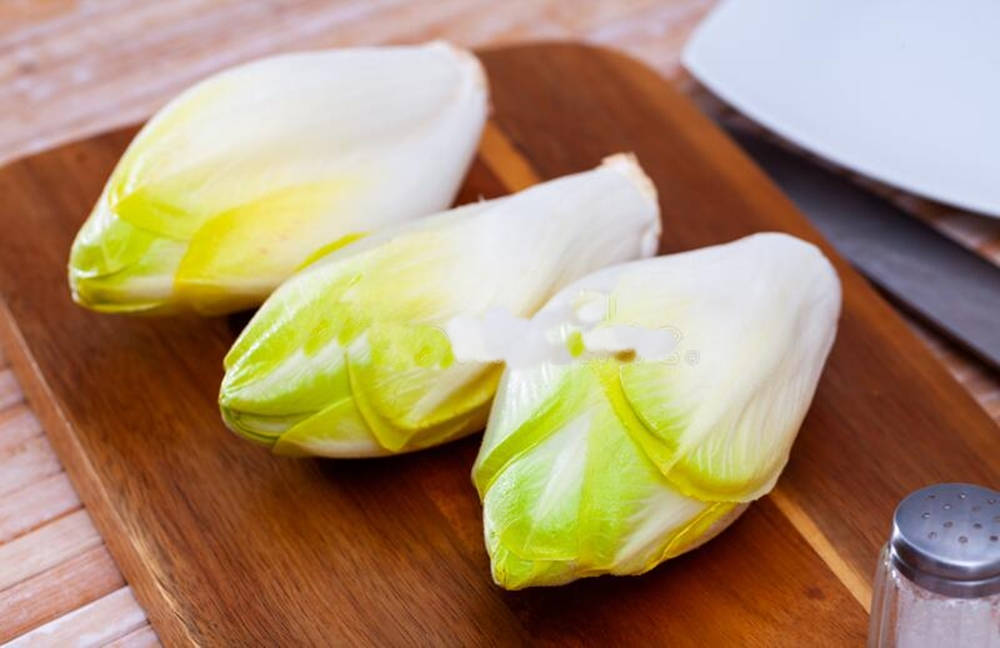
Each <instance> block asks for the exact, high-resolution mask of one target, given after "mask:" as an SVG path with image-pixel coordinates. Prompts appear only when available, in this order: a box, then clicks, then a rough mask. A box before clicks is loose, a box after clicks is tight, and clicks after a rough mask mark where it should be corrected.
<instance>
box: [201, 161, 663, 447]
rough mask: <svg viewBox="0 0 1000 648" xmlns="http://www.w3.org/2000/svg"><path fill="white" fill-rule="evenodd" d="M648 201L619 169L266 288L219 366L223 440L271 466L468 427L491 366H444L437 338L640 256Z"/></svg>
mask: <svg viewBox="0 0 1000 648" xmlns="http://www.w3.org/2000/svg"><path fill="white" fill-rule="evenodd" d="M658 238H659V210H658V206H657V202H656V194H655V190H654V188H653V186H652V183H651V182H650V181H649V179H648V178H647V177H646V176H645V175H644V174H643V173H642V170H641V169H640V168H639V166H638V164H637V163H636V162H635V161H634V159H632V158H630V157H628V156H624V155H619V156H614V157H612V158H609V159H608V160H606V161H605V162H604V164H602V165H601V166H600V167H598V168H596V169H594V170H592V171H588V172H585V173H580V174H576V175H572V176H566V177H564V178H560V179H557V180H553V181H551V182H546V183H544V184H540V185H537V186H535V187H532V188H530V189H527V190H525V191H522V192H520V193H518V194H514V195H511V196H507V197H504V198H500V199H497V200H491V201H487V202H480V203H476V204H473V205H468V206H465V207H461V208H458V209H455V210H452V211H449V212H445V213H442V214H439V215H436V216H432V217H429V218H426V219H422V220H420V221H418V222H415V223H413V224H409V225H407V226H404V227H401V228H399V229H397V230H391V231H385V232H383V233H381V234H377V235H374V236H372V237H369V238H367V239H365V240H362V241H359V242H358V243H356V244H354V245H351V246H349V247H346V248H343V249H341V250H337V251H335V252H333V253H331V254H329V255H328V256H326V257H324V258H322V259H320V260H318V261H316V262H315V263H313V264H312V265H310V266H309V267H307V268H306V269H304V270H303V271H302V272H301V273H299V274H298V275H296V276H295V277H293V278H292V279H290V280H289V281H288V282H286V283H285V284H284V285H282V286H281V288H279V289H278V290H277V291H276V292H275V293H274V294H273V295H272V296H271V297H270V299H268V300H267V302H266V303H265V304H264V306H263V307H262V308H261V309H260V311H259V312H258V313H257V315H256V316H255V317H254V318H253V320H251V322H250V324H248V325H247V327H246V329H245V330H244V331H243V333H242V334H241V335H240V338H239V339H238V340H237V341H236V343H235V345H234V346H233V348H232V350H231V351H230V352H229V354H228V356H227V357H226V376H225V379H224V380H223V384H222V389H221V392H220V404H221V406H222V412H223V416H224V418H225V420H226V421H227V423H228V424H229V426H230V427H231V428H232V429H234V430H235V431H237V432H239V433H241V434H243V435H245V436H247V437H249V438H252V439H255V440H258V441H261V442H263V443H267V444H269V445H271V444H276V445H275V446H274V449H275V451H277V452H287V453H308V454H319V455H327V456H362V455H377V454H388V453H393V452H404V451H409V450H414V449H417V448H421V447H426V446H429V445H434V444H436V443H441V442H443V441H447V440H450V439H453V438H456V437H458V436H461V435H464V434H468V433H470V432H473V431H476V430H479V429H481V428H482V426H483V424H484V423H485V420H486V413H487V409H488V407H489V403H490V400H491V399H492V396H493V392H494V390H495V388H496V382H497V380H498V378H499V374H500V370H501V366H500V364H499V363H496V362H488V361H479V360H478V359H476V358H462V357H456V354H455V353H454V349H453V341H452V339H451V338H450V336H449V326H448V325H449V323H450V322H452V321H453V320H455V319H456V318H462V317H467V316H479V315H483V314H485V313H487V312H489V311H491V310H496V309H500V310H503V311H505V312H507V313H510V314H512V315H513V316H519V317H526V316H529V315H531V314H532V313H534V312H535V311H536V310H537V309H538V308H539V307H541V306H542V305H543V304H544V303H545V302H546V300H548V299H549V297H551V296H552V295H553V294H554V293H555V292H556V291H557V290H558V289H559V288H561V287H562V286H564V285H566V284H567V283H569V282H570V281H573V280H574V279H576V278H578V277H581V276H583V275H585V274H587V273H588V272H592V271H593V270H595V269H597V268H601V267H604V266H606V265H608V264H611V263H618V262H621V261H624V260H629V259H636V258H640V257H643V256H649V255H651V254H653V253H654V252H655V250H656V246H657V243H658Z"/></svg>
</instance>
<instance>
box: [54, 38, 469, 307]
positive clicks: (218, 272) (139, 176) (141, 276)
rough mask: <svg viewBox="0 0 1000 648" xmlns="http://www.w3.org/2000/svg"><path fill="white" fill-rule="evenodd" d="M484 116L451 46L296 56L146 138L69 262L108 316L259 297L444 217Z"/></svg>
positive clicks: (135, 145) (200, 101)
mask: <svg viewBox="0 0 1000 648" xmlns="http://www.w3.org/2000/svg"><path fill="white" fill-rule="evenodd" d="M486 109H487V87H486V80H485V77H484V75H483V71H482V68H481V67H480V65H479V62H478V61H477V60H476V58H475V57H474V56H473V55H472V54H470V53H468V52H466V51H463V50H459V49H456V48H453V47H451V46H448V45H445V44H443V43H432V44H429V45H423V46H415V47H387V48H361V49H344V50H331V51H323V52H311V53H301V54H288V55H283V56H275V57H272V58H266V59H261V60H258V61H254V62H252V63H248V64H246V65H241V66H238V67H235V68H232V69H229V70H226V71H223V72H221V73H219V74H216V75H215V76H212V77H210V78H208V79H206V80H205V81H202V82H201V83H199V84H197V85H195V86H194V87H192V88H190V89H189V90H187V91H185V92H184V93H182V94H181V95H180V96H178V97H177V98H176V99H174V100H173V101H172V102H170V103H169V104H168V105H167V106H166V107H164V108H163V109H162V110H160V111H159V113H157V114H156V115H155V116H154V117H153V118H152V119H151V120H150V121H149V123H147V124H146V126H145V127H144V128H143V129H142V130H141V131H140V132H139V134H138V135H137V136H136V137H135V139H134V140H133V142H132V143H131V145H130V146H129V147H128V150H127V151H126V152H125V154H124V156H123V157H122V159H121V160H120V161H119V163H118V166H117V167H116V168H115V170H114V172H113V173H112V175H111V178H110V179H109V180H108V183H107V185H106V186H105V188H104V192H103V193H102V194H101V196H100V198H99V199H98V201H97V204H96V205H95V206H94V209H93V212H92V213H91V215H90V218H89V219H88V220H87V222H86V223H85V224H84V225H83V227H82V229H81V230H80V232H79V234H78V235H77V238H76V241H75V242H74V244H73V249H72V251H71V253H70V263H69V282H70V287H71V289H72V293H73V298H74V299H75V300H76V301H77V302H78V303H80V304H81V305H83V306H86V307H88V308H93V309H95V310H99V311H107V312H124V313H168V312H173V311H179V310H192V309H193V310H195V311H200V312H204V313H221V312H226V311H232V310H238V309H241V308H246V307H249V306H253V305H256V304H259V303H260V302H261V301H263V299H264V298H265V297H266V296H267V295H268V294H269V293H270V292H271V291H272V290H273V289H274V288H275V287H276V286H277V285H278V284H279V283H281V282H282V281H283V280H284V279H286V278H287V277H288V276H290V275H291V274H292V273H293V272H294V271H295V270H296V269H297V268H299V267H300V266H301V265H302V264H303V262H305V261H307V260H308V259H310V258H311V257H313V256H315V255H317V254H319V253H322V252H324V251H330V250H332V249H335V248H337V247H339V246H343V245H345V244H347V243H350V242H351V241H354V240H356V239H357V238H359V237H361V236H363V235H364V234H365V233H368V232H372V231H376V230H378V229H379V228H381V227H384V226H386V225H390V224H393V223H398V222H401V221H406V220H409V219H412V218H415V217H418V216H425V215H427V214H431V213H434V212H437V211H440V210H442V209H445V208H446V207H447V206H448V205H449V204H450V203H451V201H452V200H453V199H454V195H455V192H456V191H457V189H458V186H459V183H460V182H461V180H462V177H463V175H464V174H465V170H466V168H467V166H468V164H469V161H470V160H471V157H472V155H473V153H474V151H475V147H476V144H477V142H478V139H479V135H480V132H481V131H482V127H483V123H484V120H485V116H486Z"/></svg>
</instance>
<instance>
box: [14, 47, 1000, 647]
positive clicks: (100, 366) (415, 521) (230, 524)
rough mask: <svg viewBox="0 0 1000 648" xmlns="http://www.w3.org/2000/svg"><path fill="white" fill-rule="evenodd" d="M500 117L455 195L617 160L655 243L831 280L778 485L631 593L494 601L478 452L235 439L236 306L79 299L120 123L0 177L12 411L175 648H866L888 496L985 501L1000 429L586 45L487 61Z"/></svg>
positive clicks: (583, 592) (731, 173) (621, 71)
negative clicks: (809, 390)
mask: <svg viewBox="0 0 1000 648" xmlns="http://www.w3.org/2000/svg"><path fill="white" fill-rule="evenodd" d="M482 59H483V61H484V63H485V64H486V67H487V70H488V72H489V76H490V80H491V84H492V86H493V104H494V115H493V119H492V122H491V124H490V127H489V128H488V130H487V133H486V136H485V137H484V140H483V145H482V147H481V152H480V156H479V158H478V159H477V161H476V163H475V165H474V167H473V169H472V170H471V172H470V175H469V178H468V181H467V183H466V186H465V188H464V189H463V192H462V196H461V199H462V200H464V201H468V200H472V199H475V198H476V197H478V196H479V195H485V196H494V195H499V194H503V193H505V192H507V191H509V190H512V189H517V188H521V187H523V186H527V185H528V184H531V183H532V182H534V181H536V180H537V179H545V178H553V177H556V176H559V175H563V174H566V173H570V172H575V171H581V170H584V169H588V168H590V167H592V166H594V165H596V164H597V163H598V162H599V160H600V159H601V158H602V157H603V156H605V155H607V154H610V153H614V152H617V151H623V150H624V151H634V152H635V153H636V154H637V155H638V157H639V159H640V161H641V163H642V165H643V167H644V168H645V169H646V171H647V172H648V173H649V175H650V176H651V177H652V178H653V180H654V181H655V182H656V185H657V187H658V188H659V192H660V202H661V207H662V211H663V219H664V232H665V234H664V237H663V245H662V251H664V252H671V251H676V250H684V249H689V248H693V247H697V246H703V245H708V244H714V243H720V242H724V241H729V240H732V239H734V238H737V237H740V236H743V235H746V234H750V233H752V232H757V231H761V230H782V231H786V232H789V233H792V234H794V235H796V236H800V237H802V238H805V239H808V240H811V241H814V242H817V243H819V244H820V245H821V246H823V247H824V250H825V251H826V252H827V254H828V255H830V256H831V258H833V259H834V263H835V265H836V266H837V269H838V271H839V272H840V275H841V278H842V280H843V284H844V312H843V317H842V321H841V324H840V332H839V335H838V338H837V343H836V345H835V346H834V349H833V353H832V355H831V356H830V360H829V363H828V366H827V369H826V372H825V375H824V377H823V380H822V382H821V384H820V387H819V391H818V393H817V395H816V399H815V402H814V403H813V407H812V410H811V411H810V413H809V416H808V417H807V419H806V421H805V424H804V425H803V428H802V431H801V433H800V435H799V438H798V441H797V442H796V444H795V447H794V449H793V452H792V457H791V461H790V463H789V465H788V468H787V469H786V471H785V473H784V476H783V477H782V479H781V481H780V483H779V485H778V487H777V489H776V490H775V491H774V493H772V494H771V495H770V496H768V497H767V498H764V499H763V500H761V501H759V502H757V503H755V504H754V505H752V506H751V507H750V509H749V510H748V511H747V513H746V514H745V515H744V516H743V517H742V518H741V519H740V520H739V521H737V522H736V523H735V524H734V525H733V526H732V527H731V528H730V529H729V530H728V531H727V532H726V533H724V534H723V535H722V536H720V537H719V538H718V539H716V540H714V541H712V542H711V543H709V544H708V545H706V546H704V547H703V548H701V549H699V550H697V551H695V552H693V553H691V554H688V555H686V556H683V557H681V558H678V559H675V560H673V561H671V562H669V563H667V564H665V565H663V566H661V567H659V568H658V569H656V570H654V571H653V572H651V573H649V574H647V575H645V576H642V577H633V578H610V577H605V578H598V579H590V580H586V581H581V582H577V583H575V584H572V585H569V586H565V587H560V588H553V589H534V590H528V591H522V592H517V593H509V592H504V591H502V590H500V589H498V588H497V587H495V586H494V585H493V584H492V583H491V581H490V576H489V567H488V561H487V556H486V552H485V550H484V548H483V542H482V537H481V533H482V532H481V520H480V509H479V504H478V501H477V498H476V494H475V491H474V490H473V488H472V486H471V484H470V481H469V470H470V468H471V465H472V461H473V458H474V456H475V452H476V446H477V443H478V439H477V438H470V439H466V440H464V441H460V442H457V443H453V444H450V445H447V446H444V447H440V448H436V449H433V450H430V451H425V452H420V453H417V454H414V455H408V456H403V457H396V458H391V459H379V460H366V461H332V460H311V459H306V460H291V459H285V458H278V457H273V456H271V455H270V454H268V453H267V452H266V451H264V450H262V449H260V448H258V447H255V446H252V445H250V444H247V443H245V442H243V441H241V440H239V439H237V438H236V437H234V436H233V435H231V434H230V433H229V432H228V431H227V430H226V429H225V428H224V427H223V425H222V423H221V422H220V420H219V417H218V413H217V410H216V404H215V398H216V393H217V389H218V385H219V381H220V379H221V377H222V364H221V363H222V357H223V355H224V353H225V351H226V349H227V348H228V346H229V345H230V343H231V342H232V341H233V339H234V336H235V334H236V333H237V332H238V330H239V327H240V326H241V325H242V323H243V322H245V318H240V317H232V318H229V319H209V320H199V319H193V318H191V319H130V318H124V317H113V316H103V315H98V314H95V313H90V312H87V311H85V310H82V309H80V308H78V307H76V306H74V305H73V304H72V303H71V302H70V299H69V294H68V290H67V287H66V281H65V264H66V259H67V254H68V250H69V246H70V243H71V241H72V239H73V236H74V234H75V233H76V230H77V228H78V227H79V226H80V224H81V223H82V222H83V220H84V218H85V216H86V215H87V213H88V211H89V209H90V207H91V205H92V204H93V202H94V201H95V199H96V198H97V196H98V194H99V192H100V190H101V187H102V185H103V183H104V181H105V179H106V178H107V176H108V174H109V172H110V171H111V168H112V167H113V165H114V163H115V162H116V160H117V159H118V156H119V155H120V154H121V152H122V150H123V149H124V147H125V146H126V144H127V143H128V141H129V140H130V138H131V137H132V135H133V134H134V132H135V131H134V129H130V130H123V131H117V132H112V133H109V134H106V135H102V136H99V137H94V138H91V139H88V140H84V141H81V142H77V143H74V144H70V145H67V146H63V147H61V148H59V149H56V150H53V151H49V152H46V153H42V154H40V155H36V156H34V157H30V158H27V159H24V160H21V161H19V162H16V163H14V164H12V165H10V166H8V167H6V168H5V169H3V170H2V171H0V201H2V202H0V296H2V299H3V302H4V304H5V308H4V309H3V312H2V313H0V333H2V336H0V337H2V338H3V340H4V341H5V342H6V345H7V350H8V353H9V355H10V356H11V360H12V362H13V364H14V366H15V368H16V369H17V371H18V375H19V377H20V378H21V380H22V381H23V383H24V385H25V388H26V392H27V394H28V397H29V399H30V400H31V403H32V405H33V406H34V407H35V408H36V409H37V410H38V411H39V412H40V415H41V416H42V418H43V422H44V423H45V426H46V429H47V430H48V431H49V433H50V435H51V437H52V442H53V444H54V445H55V446H56V449H57V451H58V453H59V454H60V456H61V458H62V460H63V462H64V463H65V465H66V469H67V471H68V472H69V474H70V476H71V477H72V479H73V481H74V483H75V485H76V486H77V488H78V489H79V491H80V493H81V496H82V498H83V500H84V502H85V504H86V505H87V506H88V507H89V509H90V511H91V512H92V514H93V516H94V518H95V520H96V523H97V525H98V527H99V529H100V530H101V532H102V533H103V535H104V537H105V538H106V539H107V542H108V545H109V546H110V548H111V551H112V553H113V554H114V556H115V558H116V559H117V560H118V562H119V564H120V565H121V567H122V569H123V571H124V573H125V575H126V578H127V579H128V581H129V582H130V583H131V585H132V587H133V588H134V591H135V594H136V596H137V597H138V598H139V600H140V602H141V603H142V604H143V605H144V606H145V607H146V609H147V611H148V613H149V617H150V619H151V620H152V622H153V624H154V626H155V628H156V630H157V631H158V633H159V635H160V637H161V638H162V639H163V640H164V642H166V643H167V644H171V645H187V644H205V645H213V644H222V643H226V644H230V645H235V644H255V645H260V644H263V645H275V644H278V643H282V644H300V643H314V644H327V643H336V644H344V643H353V644H360V643H368V644H380V645H396V644H401V643H419V644H452V645H457V644H464V645H470V644H477V643H493V644H525V643H543V644H544V643H548V644H563V643H570V644H586V643H593V644H604V645H608V644H618V645H637V644H649V643H655V644H661V645H662V644H669V645H672V646H686V645H691V646H735V645H759V646H778V645H787V646H803V645H810V646H817V645H858V644H860V643H861V642H862V641H863V637H864V634H865V631H866V623H867V621H866V614H865V607H866V606H867V604H868V597H869V596H870V574H871V572H872V570H873V568H874V564H875V558H876V554H877V551H878V548H879V546H880V544H881V543H882V542H883V541H884V539H885V537H886V535H887V532H888V525H889V519H890V516H891V513H892V510H893V507H894V506H895V503H896V502H897V501H898V500H899V499H900V498H901V497H902V496H903V495H904V494H906V493H907V492H908V491H910V490H911V489H914V488H917V487H920V486H923V485H925V484H928V483H932V482H937V481H955V480H963V481H971V482H978V483H982V484H985V485H988V486H992V487H996V486H997V485H998V484H997V482H998V478H1000V432H998V430H997V428H996V426H995V425H994V424H993V422H992V421H991V420H990V419H989V418H988V417H987V416H986V415H985V413H984V412H983V411H982V410H980V409H979V407H978V406H977V405H976V404H975V403H974V402H973V401H972V399H971V398H970V396H969V395H968V394H967V393H966V392H965V391H964V390H963V389H961V388H960V387H959V385H958V384H957V383H955V382H954V381H953V379H952V378H951V377H950V376H949V375H948V374H947V373H946V372H945V370H944V368H943V367H942V366H941V365H939V364H938V363H937V362H936V361H935V360H934V359H933V358H932V357H931V356H930V354H929V353H928V352H927V351H926V350H925V348H924V347H923V345H921V343H920V342H919V341H918V340H917V339H916V338H915V337H914V336H913V335H912V334H911V333H910V331H909V330H908V329H907V327H906V326H905V325H904V324H903V322H902V321H901V320H900V319H899V317H898V316H897V315H896V314H895V313H894V312H893V310H892V309H891V308H890V307H889V306H888V305H886V303H885V302H884V301H883V300H882V299H881V298H880V297H879V296H878V295H877V294H876V293H875V292H874V291H873V290H872V289H871V287H870V286H869V285H868V284H867V283H866V282H865V281H864V280H863V279H862V278H861V277H860V276H859V275H858V274H856V273H855V272H854V271H853V270H851V269H850V268H849V267H848V266H847V265H846V264H845V263H844V262H843V261H842V260H840V259H839V258H838V257H836V255H835V254H834V253H833V251H832V250H831V249H830V248H829V246H827V245H825V244H824V243H823V241H821V240H820V238H819V236H818V235H817V234H816V232H815V231H814V230H813V229H812V228H811V227H810V226H809V225H808V223H807V222H806V220H805V219H804V218H803V217H802V216H801V215H800V214H799V213H798V212H797V211H796V210H795V209H794V208H793V207H792V205H791V204H790V203H789V202H788V200H787V199H785V198H784V196H782V194H781V193H780V192H779V191H778V190H777V189H776V188H775V187H774V186H773V185H772V184H771V183H770V182H769V181H768V180H767V179H766V178H765V177H764V176H763V174H762V173H761V171H760V170H759V169H757V168H756V167H754V166H753V164H751V163H750V162H749V161H748V160H747V158H746V157H745V156H744V155H743V154H742V153H740V151H739V150H738V149H736V148H735V147H734V145H733V144H732V143H731V142H730V141H729V140H728V139H727V138H726V137H725V136H724V135H723V134H722V133H720V132H719V131H718V130H717V129H716V128H715V127H714V126H713V125H712V124H711V123H710V122H709V121H707V120H706V119H705V118H704V117H703V116H702V115H701V114H700V113H699V112H698V111H697V110H696V108H695V107H694V106H693V105H692V104H691V103H690V102H689V101H688V100H686V99H685V98H683V97H681V96H679V95H678V94H676V93H675V92H674V91H673V90H672V89H671V88H670V87H669V86H668V85H667V84H666V83H665V82H664V81H663V80H662V79H660V78H659V77H657V76H656V75H655V74H654V73H653V72H652V71H650V70H648V69H646V68H644V67H643V66H642V65H640V64H638V63H636V62H634V61H632V60H629V59H626V58H624V57H622V56H620V55H618V54H614V53H611V52H608V51H603V50H598V49H593V48H588V47H583V46H579V45H534V46H527V47H518V48H509V49H500V50H492V51H487V52H483V53H482Z"/></svg>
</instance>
